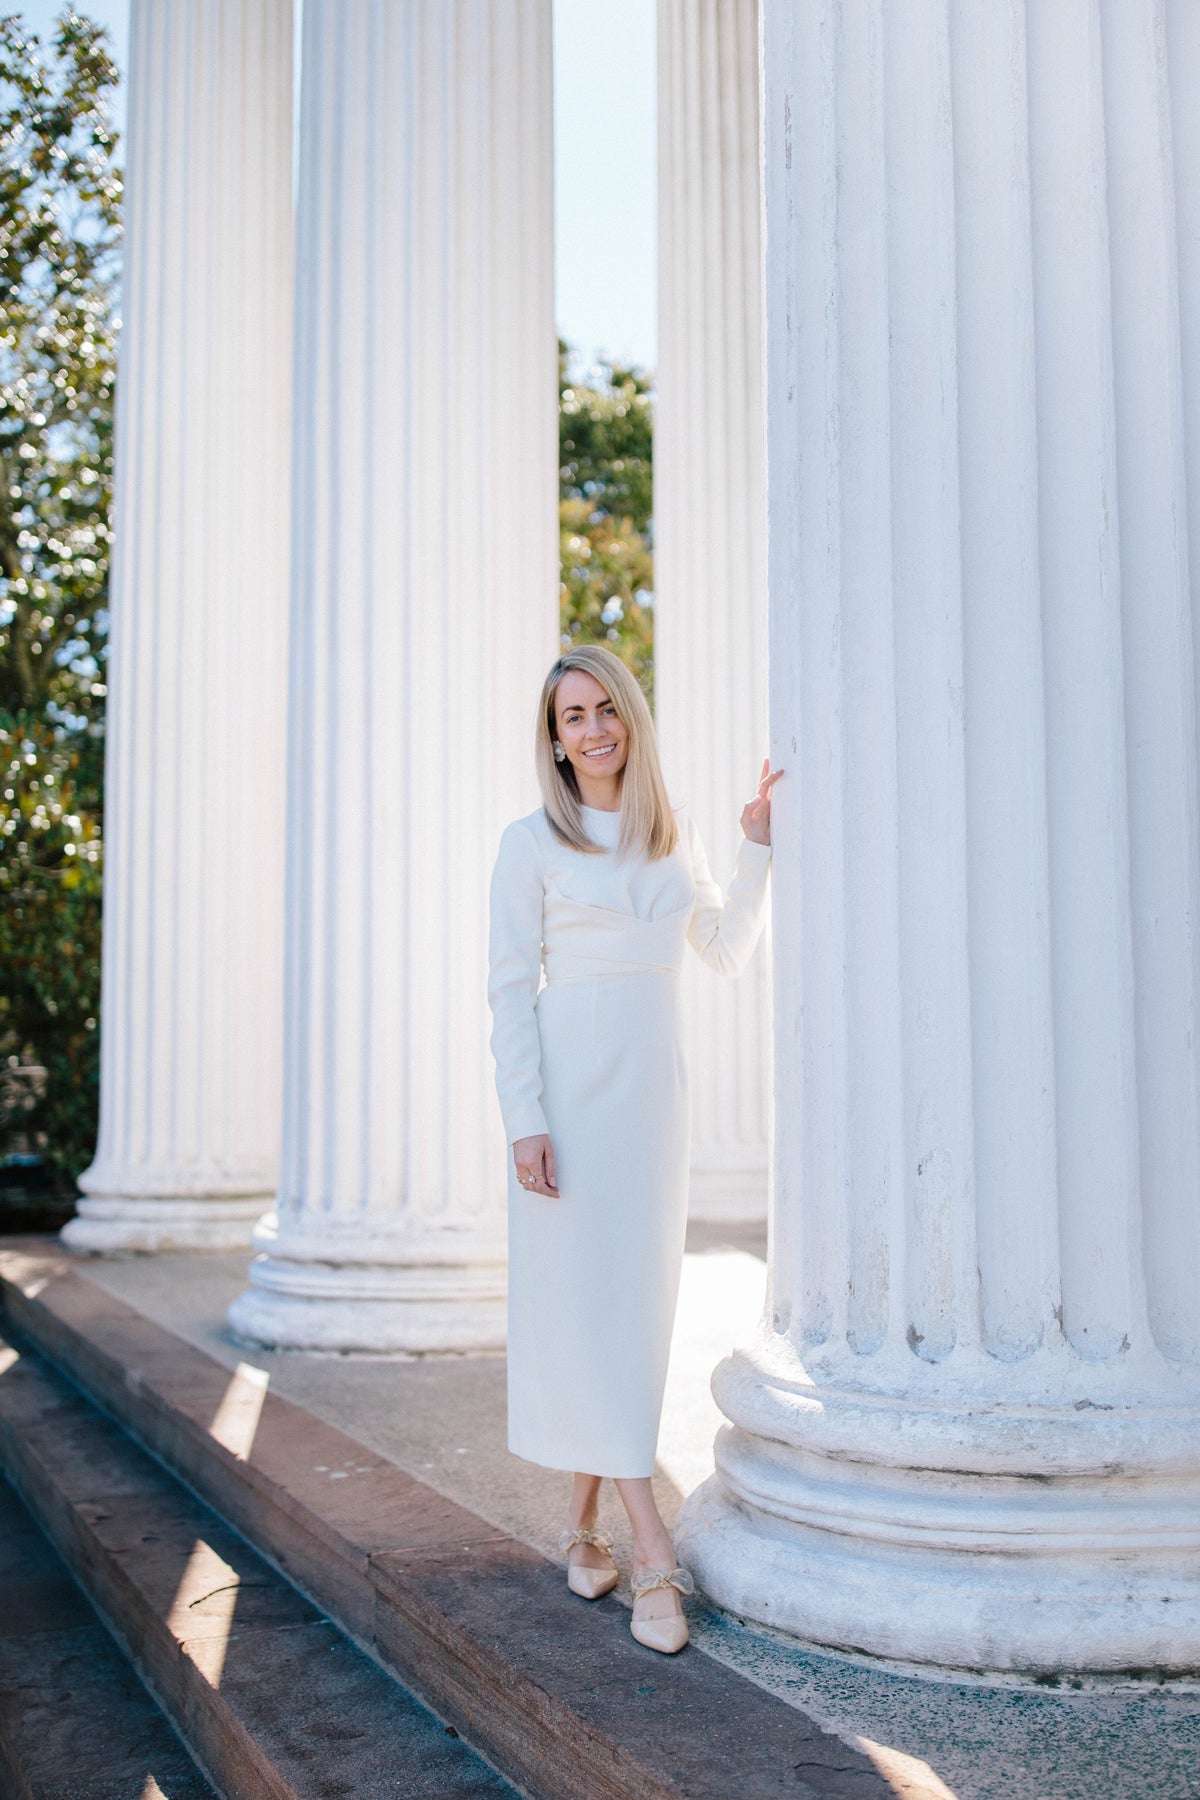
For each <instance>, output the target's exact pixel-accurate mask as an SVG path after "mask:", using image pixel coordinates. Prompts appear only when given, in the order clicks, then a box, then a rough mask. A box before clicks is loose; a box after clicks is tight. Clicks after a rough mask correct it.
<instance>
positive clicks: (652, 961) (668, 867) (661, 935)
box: [542, 806, 696, 982]
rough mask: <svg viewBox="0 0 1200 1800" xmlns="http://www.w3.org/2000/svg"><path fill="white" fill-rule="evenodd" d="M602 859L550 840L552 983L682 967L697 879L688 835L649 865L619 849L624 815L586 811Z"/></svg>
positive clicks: (545, 876)
mask: <svg viewBox="0 0 1200 1800" xmlns="http://www.w3.org/2000/svg"><path fill="white" fill-rule="evenodd" d="M583 815H584V822H585V824H586V826H587V831H588V836H589V837H591V838H592V839H594V841H595V842H597V843H599V844H602V845H603V846H604V853H603V854H602V855H600V856H593V855H589V854H587V853H586V852H584V851H580V850H574V849H571V848H569V847H568V846H567V845H565V844H559V843H558V842H557V840H553V839H552V840H551V847H550V848H549V850H548V853H547V856H546V860H545V865H544V868H543V873H542V883H543V897H542V966H543V968H544V970H545V975H546V980H547V982H551V981H566V980H571V979H576V980H578V979H584V978H589V977H597V976H604V975H612V974H622V973H629V972H632V971H635V970H638V969H662V970H667V971H669V972H671V973H673V974H677V973H678V971H679V970H680V968H681V967H682V965H683V958H684V952H685V949H686V946H687V928H688V924H689V921H690V920H691V916H692V911H693V909H694V906H695V900H696V880H695V873H694V870H693V868H692V862H691V856H690V849H689V846H688V845H687V838H686V834H685V833H683V832H682V831H681V833H680V843H679V844H678V845H677V846H676V848H675V851H674V852H673V854H672V855H671V856H666V857H661V858H659V859H658V860H657V861H656V862H651V861H649V860H648V859H647V858H645V857H637V858H632V859H625V858H622V857H621V856H620V855H619V854H618V852H617V849H616V844H617V836H618V833H619V830H620V823H621V815H620V813H610V812H602V811H600V810H599V809H598V808H595V807H590V806H585V807H584V808H583Z"/></svg>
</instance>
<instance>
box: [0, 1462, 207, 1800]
mask: <svg viewBox="0 0 1200 1800" xmlns="http://www.w3.org/2000/svg"><path fill="white" fill-rule="evenodd" d="M0 1593H2V1594H3V1596H4V1607H3V1615H2V1617H0V1793H4V1794H6V1795H9V1796H10V1797H11V1800H49V1797H50V1796H56V1797H57V1800H67V1796H68V1795H69V1796H70V1800H115V1797H116V1796H117V1795H129V1796H133V1795H148V1794H161V1795H169V1796H170V1800H219V1797H218V1796H217V1794H216V1793H215V1791H214V1790H213V1788H212V1787H210V1785H209V1783H208V1782H207V1781H206V1780H205V1779H204V1777H203V1776H202V1775H201V1774H200V1771H199V1770H198V1769H197V1768H196V1766H195V1764H194V1763H193V1762H192V1760H191V1758H190V1757H189V1756H188V1753H187V1751H186V1750H185V1749H184V1746H183V1744H182V1743H181V1742H180V1740H179V1738H178V1737H177V1736H176V1734H175V1732H174V1731H172V1729H171V1727H170V1725H169V1724H168V1722H167V1720H166V1719H165V1717H164V1716H163V1714H162V1712H161V1711H160V1709H159V1708H158V1707H157V1706H156V1705H155V1704H154V1701H153V1700H152V1699H151V1698H150V1696H149V1694H148V1693H147V1692H146V1690H145V1688H144V1687H143V1685H142V1683H141V1682H140V1681H139V1680H138V1678H137V1676H136V1675H135V1674H134V1673H133V1670H132V1669H131V1668H130V1667H129V1664H128V1663H127V1662H126V1661H125V1659H124V1657H123V1656H122V1655H121V1652H120V1650H119V1649H118V1648H117V1645H116V1644H115V1643H114V1642H113V1639H112V1636H111V1634H110V1633H109V1632H108V1631H106V1630H105V1628H104V1626H103V1625H102V1624H101V1623H100V1620H99V1619H98V1618H97V1616H96V1614H95V1612H94V1611H93V1610H92V1608H91V1607H90V1606H89V1605H88V1603H87V1601H86V1599H85V1598H84V1596H83V1594H82V1592H81V1591H80V1589H79V1588H78V1587H77V1585H76V1584H75V1582H74V1581H73V1580H72V1579H71V1577H70V1575H69V1574H68V1572H67V1570H66V1568H65V1567H64V1565H63V1562H62V1560H61V1558H60V1557H59V1556H57V1555H56V1553H55V1551H54V1549H53V1547H52V1546H51V1544H50V1543H49V1542H48V1540H47V1539H46V1537H45V1536H44V1535H43V1533H42V1532H41V1531H39V1530H38V1528H37V1526H36V1525H35V1524H34V1522H33V1519H32V1517H31V1516H30V1514H29V1513H28V1511H27V1510H26V1508H25V1507H24V1506H23V1505H22V1504H21V1502H20V1500H19V1499H18V1497H17V1495H16V1493H15V1491H14V1490H13V1489H12V1488H11V1487H10V1486H9V1485H8V1483H7V1482H5V1481H2V1480H0Z"/></svg>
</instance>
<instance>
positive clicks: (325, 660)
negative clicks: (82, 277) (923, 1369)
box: [230, 0, 558, 1350]
mask: <svg viewBox="0 0 1200 1800" xmlns="http://www.w3.org/2000/svg"><path fill="white" fill-rule="evenodd" d="M303 69H304V74H303V94H302V97H301V114H302V123H301V151H300V172H299V197H300V198H299V219H298V232H299V254H298V264H297V266H298V287H297V296H296V306H297V323H296V330H297V351H296V388H295V399H296V405H295V481H296V492H295V508H294V514H293V539H292V569H293V585H292V657H291V675H290V680H291V687H290V692H291V707H290V721H291V722H290V729H289V738H288V763H289V790H288V792H289V798H288V868H287V924H286V963H287V973H286V1012H285V1029H284V1041H285V1101H284V1154H283V1168H282V1173H281V1179H280V1186H279V1194H278V1205H277V1208H276V1211H275V1213H274V1214H272V1215H271V1216H270V1218H268V1219H267V1220H266V1221H264V1223H263V1225H262V1226H261V1227H260V1229H259V1231H258V1233H257V1234H256V1244H257V1247H258V1249H259V1250H260V1252H261V1254H260V1256H259V1257H258V1259H257V1260H256V1261H255V1262H254V1263H253V1264H252V1266H251V1271H250V1278H251V1287H250V1289H249V1291H248V1292H247V1293H246V1294H244V1295H242V1296H241V1298H240V1299H239V1300H238V1301H236V1302H235V1304H234V1306H233V1308H232V1310H231V1314H230V1318H231V1322H232V1325H233V1328H234V1330H235V1331H236V1332H237V1333H238V1334H239V1336H241V1337H243V1338H245V1339H249V1340H253V1341H256V1342H259V1343H267V1344H277V1345H291V1346H301V1347H316V1348H322V1349H367V1350H400V1349H419V1350H429V1349H448V1348H457V1349H478V1348H487V1347H492V1346H498V1345H500V1344H502V1343H503V1339H504V1299H505V1268H504V1262H505V1242H504V1240H505V1215H504V1197H505V1170H506V1160H507V1151H506V1146H505V1140H504V1136H503V1133H502V1130H501V1126H500V1116H499V1110H498V1107H497V1104H496V1099H495V1093H494V1089H493V1084H492V1071H491V1061H490V1053H489V1050H488V1030H489V1018H488V1012H487V999H486V989H487V890H488V877H489V874H490V871H491V866H492V862H493V860H494V857H495V852H496V847H497V844H498V842H499V837H500V832H501V829H502V827H503V826H504V825H505V824H506V823H507V822H508V820H509V819H511V818H513V817H515V816H519V815H521V814H523V813H525V812H528V811H529V810H530V808H531V807H532V806H534V805H536V804H537V801H538V795H537V791H536V786H535V782H534V776H533V758H532V744H533V722H534V713H535V708H536V702H537V695H538V692H539V690H540V685H541V681H542V678H543V675H544V672H545V669H546V668H547V666H548V665H549V663H550V661H551V660H552V658H553V656H554V654H555V648H556V643H557V583H558V564H557V530H556V503H557V439H556V432H555V400H556V345H555V334H554V312H553V252H552V203H553V192H552V174H551V85H550V82H551V55H550V7H549V0H496V4H493V5H490V6H488V7H486V8H481V7H479V6H478V5H474V4H469V3H468V0H458V3H456V4H446V3H444V0H411V4H408V5H406V6H403V7H387V8H381V7H379V6H376V5H373V4H371V3H370V0H336V3H335V0H307V4H306V8H305V42H304V59H303Z"/></svg>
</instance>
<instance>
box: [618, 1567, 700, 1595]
mask: <svg viewBox="0 0 1200 1800" xmlns="http://www.w3.org/2000/svg"><path fill="white" fill-rule="evenodd" d="M631 1586H632V1588H633V1597H634V1599H635V1600H640V1599H641V1597H642V1595H643V1594H649V1593H651V1592H652V1591H653V1589H654V1588H665V1587H673V1588H678V1589H679V1592H680V1593H681V1594H694V1593H695V1591H696V1584H695V1582H694V1581H693V1580H692V1577H691V1575H690V1573H689V1572H688V1570H687V1569H647V1570H646V1572H645V1574H644V1575H640V1576H639V1577H638V1579H637V1580H636V1581H634V1582H633V1583H631Z"/></svg>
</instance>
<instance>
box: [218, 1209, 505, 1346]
mask: <svg viewBox="0 0 1200 1800" xmlns="http://www.w3.org/2000/svg"><path fill="white" fill-rule="evenodd" d="M312 1237H313V1233H312V1230H311V1227H310V1228H309V1229H308V1230H307V1231H305V1232H304V1235H303V1237H301V1238H298V1241H297V1242H295V1243H294V1244H293V1243H288V1244H287V1246H286V1248H285V1246H284V1245H283V1244H281V1243H280V1241H279V1233H278V1223H277V1221H276V1219H275V1217H274V1215H268V1216H267V1218H266V1219H264V1220H263V1221H262V1222H261V1224H260V1226H259V1229H258V1230H257V1231H256V1233H255V1243H256V1245H257V1246H258V1247H259V1249H260V1250H261V1251H262V1252H263V1254H261V1255H259V1256H256V1257H255V1259H254V1261H253V1262H252V1263H251V1264H250V1269H249V1276H250V1286H249V1288H247V1290H246V1292H245V1293H244V1294H240V1295H239V1296H238V1298H237V1299H236V1300H235V1301H234V1303H233V1305H232V1306H231V1307H230V1309H229V1313H228V1318H229V1326H230V1330H231V1331H232V1332H233V1334H234V1336H235V1337H236V1338H237V1339H238V1340H239V1341H240V1342H242V1343H245V1344H252V1345H256V1346H258V1347H260V1348H262V1349H268V1350H324V1351H331V1352H336V1351H360V1352H366V1353H374V1354H376V1355H389V1354H391V1355H397V1354H404V1353H408V1354H411V1353H414V1352H419V1351H445V1350H451V1351H453V1350H458V1351H477V1350H502V1349H503V1348H504V1344H505V1340H506V1335H507V1324H508V1279H507V1268H506V1264H505V1261H504V1257H503V1255H502V1254H501V1253H498V1251H497V1247H496V1246H495V1245H489V1244H488V1243H486V1242H484V1243H477V1244H472V1243H470V1242H469V1241H464V1238H466V1237H467V1234H461V1233H451V1234H447V1235H446V1237H445V1238H440V1237H430V1238H425V1237H422V1236H419V1235H414V1237H413V1238H412V1239H411V1241H409V1242H407V1243H406V1242H405V1241H404V1240H401V1241H400V1242H397V1241H396V1240H395V1239H394V1238H392V1239H384V1240H382V1241H378V1242H376V1243H374V1244H372V1243H367V1244H361V1243H360V1244H357V1245H355V1244H353V1243H352V1242H351V1241H349V1240H342V1241H339V1239H338V1236H337V1234H335V1233H330V1236H329V1239H328V1241H327V1242H325V1243H314V1242H313V1241H312ZM456 1238H457V1242H456V1241H455V1239H456ZM289 1251H294V1254H289Z"/></svg>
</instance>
